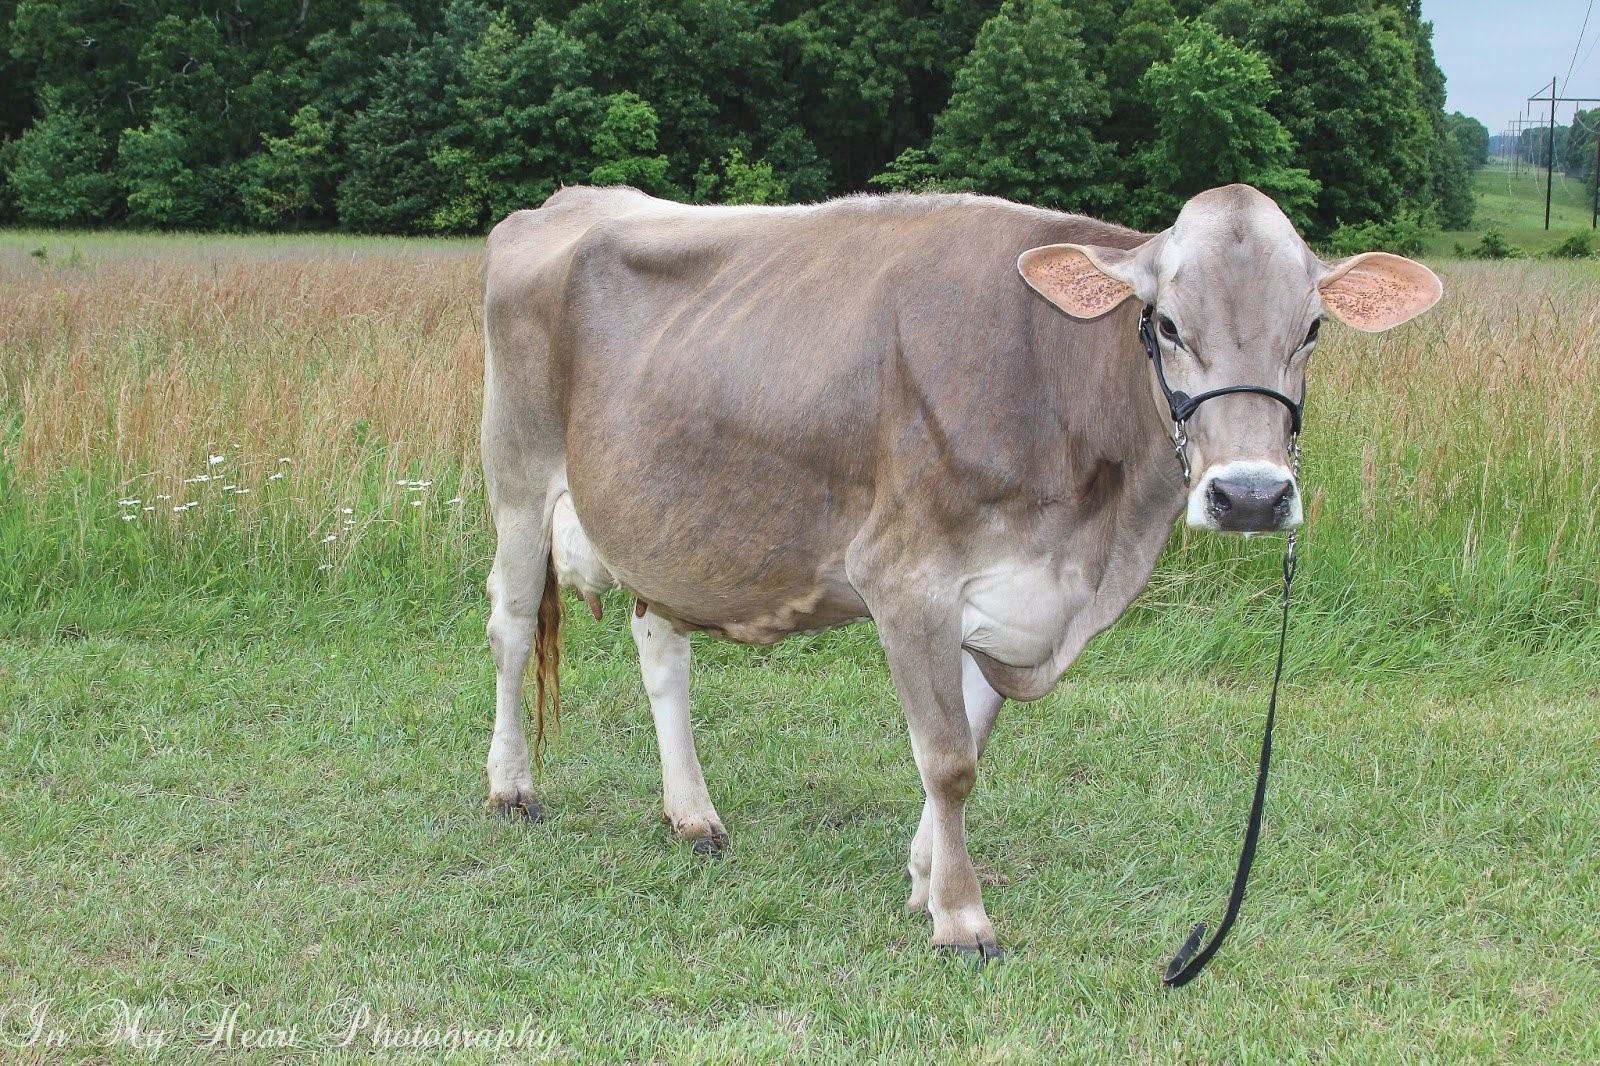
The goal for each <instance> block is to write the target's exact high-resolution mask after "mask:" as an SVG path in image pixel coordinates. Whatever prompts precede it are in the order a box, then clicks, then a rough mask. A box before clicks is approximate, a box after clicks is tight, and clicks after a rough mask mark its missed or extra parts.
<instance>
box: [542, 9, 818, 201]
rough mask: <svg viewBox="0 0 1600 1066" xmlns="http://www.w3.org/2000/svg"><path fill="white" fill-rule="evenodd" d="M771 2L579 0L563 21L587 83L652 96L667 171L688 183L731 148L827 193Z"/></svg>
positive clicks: (807, 189)
mask: <svg viewBox="0 0 1600 1066" xmlns="http://www.w3.org/2000/svg"><path fill="white" fill-rule="evenodd" d="M777 21H778V16H777V15H775V14H774V12H773V10H772V4H771V0H584V2H583V3H580V4H579V5H578V6H577V7H576V8H574V9H573V11H572V14H571V15H570V16H569V17H568V18H567V19H566V20H565V21H564V22H563V23H562V30H563V32H565V33H567V34H569V35H570V36H572V37H573V38H575V39H576V40H578V41H579V42H580V43H581V44H582V45H583V46H584V49H585V51H586V53H587V54H588V56H589V59H590V62H591V65H592V70H593V74H592V77H591V79H590V82H589V84H591V85H592V86H593V87H594V88H595V90H596V91H597V92H600V93H602V94H605V95H610V94H612V93H617V92H622V91H624V90H627V91H631V92H634V93H637V94H638V95H639V96H641V97H643V98H644V99H646V100H648V101H650V106H651V107H652V108H654V110H655V112H656V114H657V116H658V117H659V118H660V122H661V125H660V145H659V148H660V151H661V152H662V154H663V155H665V156H666V157H667V158H668V159H669V160H670V161H671V164H672V165H671V166H670V167H669V170H668V175H667V177H668V178H669V179H670V180H671V181H672V183H673V184H675V185H678V186H681V187H684V188H690V187H692V185H693V183H694V181H695V177H696V173H697V172H698V171H699V170H700V169H701V168H702V167H703V165H704V161H706V160H722V159H724V158H725V157H726V156H727V155H728V153H729V152H730V151H731V150H733V149H735V148H737V149H738V150H739V151H740V152H741V153H742V154H743V155H744V156H746V157H750V158H758V159H765V160H767V161H769V162H770V163H771V165H772V168H773V172H774V174H776V175H777V176H778V177H779V178H780V179H781V180H782V181H783V183H784V184H785V186H786V187H787V188H788V189H789V190H790V195H793V196H797V197H801V198H811V197H820V196H823V195H826V193H827V192H828V191H829V182H828V166H827V164H826V163H825V162H824V161H823V160H822V159H821V158H820V157H819V155H818V153H817V150H816V146H815V145H814V144H813V143H812V141H811V138H810V136H809V135H808V133H807V131H806V128H805V126H804V124H803V123H802V122H801V117H800V89H799V87H798V86H797V84H796V83H795V80H794V79H793V78H791V77H790V76H789V74H790V72H789V71H788V70H786V69H785V66H784V63H783V60H784V54H783V49H782V48H781V47H780V39H781V34H780V33H779V27H778V26H775V25H774V23H776V22H777Z"/></svg>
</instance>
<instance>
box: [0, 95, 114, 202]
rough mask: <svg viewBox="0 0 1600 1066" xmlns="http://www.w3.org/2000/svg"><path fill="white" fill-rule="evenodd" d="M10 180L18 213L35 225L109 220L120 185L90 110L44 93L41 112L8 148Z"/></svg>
mask: <svg viewBox="0 0 1600 1066" xmlns="http://www.w3.org/2000/svg"><path fill="white" fill-rule="evenodd" d="M8 154H9V155H10V157H11V160H10V162H11V172H10V174H9V175H8V181H7V185H8V186H9V192H10V195H11V197H12V198H13V200H14V202H15V203H16V209H17V215H18V217H19V218H20V219H21V220H22V221H23V222H26V223H28V224H29V225H34V226H83V225H94V224H97V223H100V222H104V221H105V220H106V219H107V218H108V217H109V216H110V214H111V211H112V205H113V203H114V202H115V201H116V196H117V185H116V181H115V179H114V178H112V176H111V174H110V171H109V167H108V166H107V163H108V162H109V157H110V154H111V146H110V142H109V141H108V139H107V138H106V137H105V135H104V134H102V133H101V132H100V130H99V129H98V128H97V127H96V125H95V123H94V122H93V121H92V120H91V119H90V118H89V116H88V115H86V114H84V113H83V112H82V111H80V110H78V109H77V108H74V107H69V106H66V105H64V104H63V103H62V102H61V99H60V96H59V95H58V94H56V93H54V92H48V91H47V92H46V93H45V94H44V95H43V100H42V108H41V113H40V115H39V118H38V119H37V120H36V121H35V122H34V124H33V125H32V126H30V127H28V129H27V130H25V131H24V132H23V134H22V136H21V137H19V138H17V140H16V141H15V142H13V144H12V146H11V150H10V152H9V153H8Z"/></svg>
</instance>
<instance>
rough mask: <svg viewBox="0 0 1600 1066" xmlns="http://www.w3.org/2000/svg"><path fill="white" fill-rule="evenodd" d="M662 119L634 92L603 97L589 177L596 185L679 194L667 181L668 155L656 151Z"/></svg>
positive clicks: (662, 193) (663, 193)
mask: <svg viewBox="0 0 1600 1066" xmlns="http://www.w3.org/2000/svg"><path fill="white" fill-rule="evenodd" d="M660 124H661V120H660V119H658V118H657V117H656V112H655V109H654V108H652V107H651V106H650V104H649V102H648V101H647V100H645V99H644V98H643V97H641V96H639V95H638V94H637V93H630V92H621V93H616V94H614V95H612V96H610V97H608V98H607V100H606V113H605V117H604V118H602V119H601V120H600V128H599V129H597V130H596V131H595V134H594V141H593V145H592V151H593V153H594V158H595V159H596V160H597V162H596V163H595V165H594V169H593V170H591V171H590V172H589V180H590V181H592V182H594V183H595V184H597V185H632V186H633V187H634V188H637V189H643V190H644V191H645V192H651V193H658V194H661V195H681V194H679V193H678V190H677V189H675V188H673V187H672V185H671V183H670V182H668V181H667V166H668V160H667V157H666V156H664V155H660V154H652V153H654V152H655V147H656V142H657V138H658V134H657V130H658V128H659V127H660Z"/></svg>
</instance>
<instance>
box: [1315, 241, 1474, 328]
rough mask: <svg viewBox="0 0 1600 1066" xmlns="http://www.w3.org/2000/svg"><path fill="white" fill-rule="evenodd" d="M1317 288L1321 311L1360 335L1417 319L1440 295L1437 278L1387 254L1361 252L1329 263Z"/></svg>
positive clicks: (1414, 264)
mask: <svg viewBox="0 0 1600 1066" xmlns="http://www.w3.org/2000/svg"><path fill="white" fill-rule="evenodd" d="M1317 288H1318V289H1320V290H1321V292H1322V303H1323V306H1324V307H1326V308H1327V309H1328V310H1329V311H1331V312H1333V314H1334V316H1335V317H1336V318H1338V319H1339V320H1340V321H1341V322H1343V323H1344V324H1345V325H1347V326H1354V327H1355V328H1356V329H1359V330H1361V331H1362V332H1364V333H1382V332H1383V331H1384V330H1386V329H1391V328H1393V327H1395V326H1398V325H1399V324H1400V323H1402V322H1406V321H1409V320H1410V319H1413V318H1416V317H1417V316H1418V315H1420V314H1422V312H1424V311H1426V310H1427V309H1428V308H1430V307H1432V306H1433V305H1434V304H1436V303H1438V302H1439V297H1441V296H1443V295H1444V285H1443V284H1442V283H1440V281H1439V276H1438V275H1437V274H1435V273H1434V272H1433V271H1431V270H1429V269H1428V268H1427V267H1425V266H1423V265H1422V264H1421V263H1418V262H1415V261H1413V260H1410V259H1407V258H1405V257H1404V256H1399V255H1390V254H1389V253H1388V252H1362V253H1361V254H1360V255H1353V256H1351V257H1350V258H1348V259H1341V260H1339V261H1338V262H1337V263H1331V264H1329V265H1328V269H1327V273H1326V274H1324V275H1323V277H1322V280H1321V281H1320V282H1318V283H1317Z"/></svg>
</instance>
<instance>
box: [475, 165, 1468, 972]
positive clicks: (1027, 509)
mask: <svg viewBox="0 0 1600 1066" xmlns="http://www.w3.org/2000/svg"><path fill="white" fill-rule="evenodd" d="M1442 291H1443V290H1442V287H1441V285H1440V282H1439V280H1438V278H1437V277H1435V276H1434V274H1433V273H1432V272H1431V271H1430V270H1428V269H1427V268H1426V267H1424V266H1422V265H1421V264H1418V263H1415V262H1413V261H1411V260H1409V259H1405V258H1402V257H1400V256H1396V255H1390V254H1386V253H1370V252H1369V253H1364V254H1361V255H1356V256H1353V257H1351V258H1347V259H1341V260H1339V261H1337V262H1324V261H1323V260H1322V259H1320V258H1319V257H1318V256H1317V255H1316V254H1315V253H1314V252H1313V251H1312V250H1311V249H1310V248H1309V247H1308V246H1307V245H1306V243H1305V241H1304V240H1302V239H1301V237H1300V236H1299V234H1298V233H1297V232H1296V231H1295V228H1294V226H1293V225H1292V224H1291V223H1290V221H1289V219H1288V218H1287V217H1286V216H1285V215H1284V214H1283V212H1282V211H1281V210H1279V208H1278V207H1277V205H1276V204H1275V203H1274V202H1273V201H1272V200H1271V199H1270V198H1268V197H1267V196H1265V195H1263V194H1262V193H1261V192H1259V191H1257V190H1255V189H1253V188H1250V187H1249V186H1245V185H1230V186H1226V187H1223V188H1218V189H1212V190H1210V191H1208V192H1203V193H1201V194H1199V195H1197V196H1195V197H1194V198H1193V199H1191V200H1189V201H1188V202H1187V203H1186V204H1185V205H1184V206H1183V208H1182V209H1181V211H1180V212H1179V213H1178V216H1177V218H1176V220H1175V221H1174V222H1173V224H1172V226H1171V227H1170V228H1169V229H1166V230H1164V231H1162V232H1160V233H1157V234H1154V235H1149V234H1145V233H1139V232H1135V231H1133V230H1130V229H1125V228H1123V227H1121V226H1117V225H1113V224H1109V223H1106V222H1101V221H1096V220H1094V219H1090V218H1086V217H1082V216H1079V215H1072V214H1065V213H1062V212H1058V211H1052V210H1045V209H1041V208H1037V207H1030V206H1025V205H1022V204H1017V203H1012V202H1008V201H1006V200H1001V199H995V198H991V197H986V196H977V195H965V194H937V195H893V196H854V197H847V198H843V199H838V200H833V201H829V202H826V203H821V204H816V205H808V206H786V207H728V206H686V205H681V204H676V203H670V202H666V201H663V200H659V199H656V198H653V197H651V196H648V195H646V194H644V193H642V192H639V191H637V190H634V189H628V188H590V187H573V188H565V189H562V190H560V191H558V192H557V193H555V194H554V195H553V196H551V197H550V198H549V199H548V200H547V201H546V202H545V203H544V204H543V206H541V207H539V208H538V209H536V210H529V211H519V212H516V213H515V214H512V215H510V216H509V217H507V218H506V219H505V220H504V221H502V222H501V223H499V224H498V225H497V226H496V227H495V228H494V230H493V232H492V234H491V235H490V237H489V242H488V253H487V263H486V284H485V300H484V304H485V306H484V315H485V334H486V345H487V348H486V353H485V360H484V398H483V423H482V455H483V469H484V477H485V486H486V489H487V493H488V500H489V506H490V511H491V514H492V517H493V521H494V527H495V532H496V535H497V548H496V551H495V556H494V564H493V567H492V569H491V571H490V575H489V581H488V592H489V597H490V606H491V610H490V616H489V622H488V637H489V643H490V646H491V648H492V651H493V655H494V661H495V724H494V734H493V737H492V740H491V743H490V748H489V757H488V778H489V782H488V792H489V797H488V798H489V805H490V807H491V808H493V809H496V810H499V811H501V812H507V813H517V814H522V815H526V816H529V817H532V818H535V819H537V818H538V817H539V816H540V814H541V808H540V806H539V801H538V799H537V797H536V796H535V793H534V783H533V777H532V769H531V765H530V747H529V743H528V739H527V735H526V732H525V726H524V721H523V711H522V693H523V675H524V672H525V670H526V668H527V666H528V663H529V660H530V658H533V659H535V661H536V664H537V665H536V673H537V678H538V685H539V690H540V696H539V699H538V701H537V705H538V710H537V717H538V737H539V738H540V740H541V741H542V737H543V734H544V716H545V711H544V708H545V702H546V699H545V690H546V688H550V687H553V686H554V684H555V681H556V669H557V660H558V656H559V644H558V641H559V624H560V619H561V604H560V592H559V588H558V586H560V585H562V584H565V585H567V586H570V587H572V588H574V589H575V590H576V591H577V592H578V593H579V594H580V595H581V596H583V598H584V599H585V600H587V601H588V602H589V604H590V606H591V608H592V609H593V610H594V611H595V612H596V614H597V615H598V613H599V609H600V600H599V596H600V595H601V594H602V593H604V592H605V591H607V590H608V589H611V588H613V587H618V586H620V587H621V588H623V589H625V590H626V591H627V592H628V593H629V594H631V595H632V596H633V597H635V599H636V603H637V609H636V610H635V612H634V615H633V618H632V619H631V625H632V628H633V636H634V639H635V641H636V643H637V646H638V651H639V657H640V661H641V666H642V671H643V675H644V684H645V689H646V692H647V694H648V697H649V703H650V710H651V714H652V716H653V718H654V720H655V727H656V736H657V740H658V744H659V750H660V756H661V772H662V786H663V811H664V816H665V820H666V821H667V822H669V823H670V825H671V827H672V830H673V832H674V833H675V834H676V835H677V836H678V837H679V838H681V839H683V840H686V841H692V842H693V846H694V847H695V849H696V850H701V851H715V850H719V849H720V848H722V847H723V846H724V845H725V844H726V841H727V832H726V830H725V828H724V826H723V822H722V819H721V817H720V816H719V815H718V813H717V810H716V808H715V807H714V806H713V804H712V802H711V797H710V795H709V793H708V792H707V789H706V783H705V778H704V776H703V774H702V772H701V768H700V763H699V759H698V757H697V754H696V751H695V744H694V736H693V734H692V732H691V729H690V720H689V664H690V643H689V639H688V636H687V634H689V633H690V632H693V631H703V632H706V633H710V634H714V635H716V636H720V637H723V638H726V639H729V640H733V641H739V642H744V643H752V644H767V643H770V642H773V641H777V640H780V639H782V638H784V637H787V636H790V635H792V634H796V633H809V632H815V631H819V630H825V629H829V628H831V627H835V626H841V625H845V624H848V623H852V622H858V621H865V620H869V619H870V620H871V621H872V622H873V623H874V624H875V625H876V627H877V633H878V637H879V640H880V641H881V643H882V646H883V650H884V653H885V655H886V657H887V662H888V667H889V673H890V675H891V678H892V680H893V682H894V686H895V690H896V692H897V694H898V696H899V700H900V703H901V705H902V709H903V711H904V714H905V717H906V721H907V724H908V726H909V731H910V738H911V749H912V752H913V754H914V756H915V761H916V766H917V770H918V772H919V774H920V775H921V779H922V784H923V788H924V791H925V795H926V799H925V802H924V805H923V809H922V816H921V821H920V824H919V825H918V827H917V830H916V835H915V837H914V838H913V840H912V843H911V848H910V857H909V861H908V863H907V872H908V874H909V875H910V881H911V894H910V898H909V900H908V902H907V909H908V911H910V912H926V913H927V914H928V915H929V916H930V917H931V918H932V926H933V933H932V941H933V943H934V944H935V945H939V946H942V947H945V948H950V949H954V950H956V951H958V952H962V953H967V954H972V955H975V956H977V957H978V958H979V959H984V958H988V957H991V956H994V955H996V954H997V953H998V946H997V943H996V939H995V933H994V929H993V927H992V925H991V923H990V921H989V918H988V916H987V914H986V913H985V911H984V905H983V900H982V897H981V895H980V892H979V887H978V878H977V875H976V874H975V872H974V869H973V864H972V860H971V858H970V857H969V855H968V852H967V843H966V830H965V826H964V818H963V812H964V806H965V803H966V799H967V796H968V794H969V793H970V792H971V791H972V788H973V783H974V779H975V776H976V773H977V767H978V760H979V757H980V756H981V755H982V753H983V749H984V745H985V743H986V742H987V741H988V739H989V734H990V730H991V729H992V728H993V727H994V724H995V719H996V716H997V715H998V712H999V711H1000V707H1001V704H1002V702H1003V701H1004V700H1006V699H1013V700H1034V699H1038V698H1040V697H1041V696H1044V695H1045V694H1046V693H1048V692H1050V691H1051V689H1052V688H1053V687H1054V686H1055V685H1056V683H1057V682H1058V681H1059V680H1060V678H1061V676H1062V675H1063V673H1064V672H1065V671H1066V670H1067V668H1068V666H1070V665H1071V663H1072V662H1073V660H1074V659H1075V658H1076V657H1077V655H1078V654H1079V653H1080V652H1081V651H1082V650H1083V648H1084V646H1085V644H1086V643H1087V642H1088V641H1089V640H1090V639H1091V638H1092V637H1094V636H1095V635H1096V634H1097V633H1099V632H1100V631H1101V630H1103V629H1105V628H1106V627H1107V626H1108V625H1110V624H1111V623H1112V622H1113V621H1115V620H1116V619H1117V618H1118V617H1119V616H1120V615H1121V614H1122V613H1123V611H1124V610H1125V609H1126V608H1127V606H1128V604H1129V603H1130V602H1131V601H1132V600H1133V598H1134V597H1135V596H1137V595H1138V594H1139V592H1140V590H1141V589H1142V588H1143V587H1144V585H1145V583H1146V581H1147V580H1148V579H1149V577H1150V574H1151V572H1152V570H1153V569H1154V567H1155V565H1156V559H1157V556H1158V555H1159V553H1160V552H1161V550H1162V547H1163V546H1164V545H1165V544H1166V543H1167V540H1168V538H1169V536H1170V535H1171V532H1172V530H1173V528H1174V525H1175V523H1176V521H1177V519H1178V517H1179V516H1180V515H1184V516H1186V519H1187V522H1188V523H1189V524H1190V525H1192V526H1197V527H1202V528H1209V529H1221V530H1228V531H1235V532H1242V533H1252V532H1263V531H1268V530H1277V529H1286V528H1289V527H1292V526H1294V525H1295V524H1296V523H1298V522H1299V521H1300V520H1301V516H1302V506H1301V499H1300V490H1299V485H1298V484H1297V482H1296V474H1295V470H1294V469H1293V464H1292V463H1291V461H1290V459H1289V456H1290V454H1291V451H1292V449H1293V447H1294V440H1293V432H1292V430H1293V428H1294V426H1295V423H1297V421H1298V412H1297V408H1296V407H1295V406H1294V404H1296V403H1298V402H1299V398H1302V397H1303V395H1304V389H1305V377H1306V366H1307V361H1308V358H1309V356H1310V354H1311V352H1312V349H1313V348H1314V347H1315V346H1316V341H1317V333H1318V329H1319V327H1320V323H1321V322H1322V321H1323V319H1324V318H1325V317H1326V316H1327V315H1332V316H1333V317H1335V318H1338V319H1341V320H1342V321H1344V322H1345V323H1347V324H1348V325H1350V326H1353V327H1355V328H1356V329H1358V330H1364V331H1378V330H1385V329H1389V328H1390V327H1392V326H1395V325H1398V324H1399V323H1401V322H1404V321H1406V320H1407V319H1410V318H1412V317H1414V316H1416V315H1418V314H1420V313H1421V312H1423V311H1425V310H1427V309H1428V308H1429V307H1431V306H1432V305H1433V304H1434V303H1435V302H1436V301H1437V300H1438V299H1439V297H1440V295H1441V294H1442ZM1141 323H1145V324H1144V325H1143V328H1144V329H1145V330H1146V331H1147V332H1146V333H1145V336H1146V337H1147V338H1151V339H1150V340H1149V353H1147V351H1146V349H1145V347H1144V346H1142V344H1141ZM1152 358H1153V359H1154V361H1155V362H1156V364H1157V365H1156V366H1155V367H1152V366H1151V365H1150V364H1151V362H1152ZM1153 370H1160V371H1161V372H1162V373H1161V374H1160V375H1158V374H1156V373H1153ZM1241 385H1244V386H1251V387H1253V389H1254V391H1240V392H1229V393H1228V394H1226V395H1220V396H1217V397H1215V398H1213V399H1211V400H1210V401H1209V402H1207V403H1205V404H1203V405H1202V406H1201V407H1200V408H1199V409H1198V410H1195V411H1193V412H1192V413H1190V414H1189V415H1188V417H1187V418H1186V420H1185V421H1184V422H1183V423H1181V424H1180V425H1179V426H1177V427H1175V426H1174V423H1173V418H1172V416H1173V411H1174V408H1173V406H1172V404H1171V403H1169V395H1168V392H1167V390H1168V389H1170V390H1172V392H1174V393H1177V394H1179V395H1181V396H1184V397H1198V396H1200V395H1201V394H1203V393H1205V392H1208V391H1210V390H1214V389H1218V388H1223V389H1228V388H1230V387H1234V386H1241ZM1290 398H1293V403H1291V402H1290ZM1280 401H1281V402H1280ZM1175 428H1177V429H1179V430H1181V432H1180V433H1179V434H1178V438H1177V441H1178V451H1179V452H1180V453H1181V454H1180V455H1179V456H1178V459H1180V460H1182V461H1181V462H1179V461H1175V458H1174V454H1173V452H1174V429H1175ZM1191 467H1192V469H1193V471H1194V475H1195V476H1193V477H1192V478H1188V480H1189V481H1190V482H1192V483H1186V477H1188V475H1189V473H1190V468H1191ZM537 752H538V748H537V746H536V747H535V749H534V754H537Z"/></svg>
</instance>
